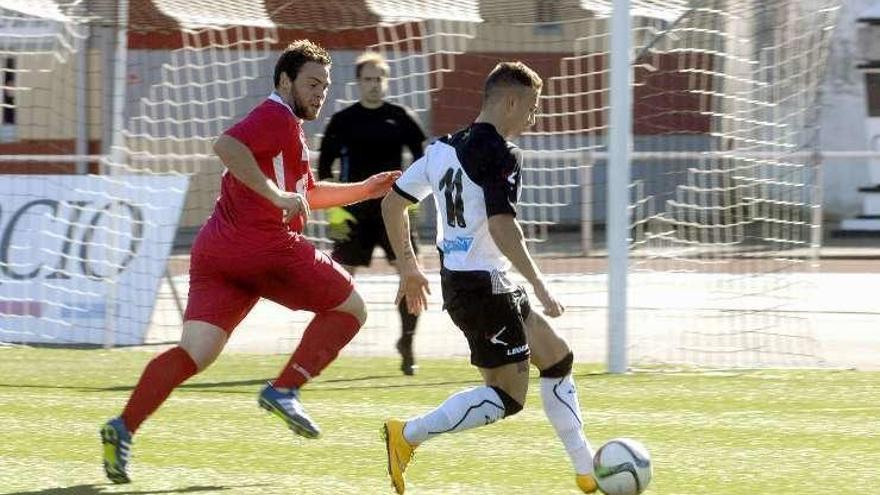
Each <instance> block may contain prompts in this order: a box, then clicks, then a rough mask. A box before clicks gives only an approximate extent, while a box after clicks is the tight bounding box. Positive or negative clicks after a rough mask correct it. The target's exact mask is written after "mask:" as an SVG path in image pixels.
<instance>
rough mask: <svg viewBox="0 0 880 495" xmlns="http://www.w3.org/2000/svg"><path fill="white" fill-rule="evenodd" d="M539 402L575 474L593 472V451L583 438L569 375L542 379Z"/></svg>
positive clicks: (579, 409) (584, 437) (575, 390)
mask: <svg viewBox="0 0 880 495" xmlns="http://www.w3.org/2000/svg"><path fill="white" fill-rule="evenodd" d="M541 402H543V404H544V413H545V414H546V415H547V419H549V420H550V424H552V425H553V428H555V429H556V434H557V435H558V436H559V439H560V440H562V444H563V445H564V446H565V451H566V452H568V457H569V458H570V459H571V464H572V466H573V467H574V471H575V473H577V474H589V473H592V472H593V448H592V447H591V446H590V442H589V441H587V437H586V436H585V435H584V429H583V419H582V418H581V407H580V404H579V403H578V396H577V389H576V388H575V386H574V380H573V379H572V377H571V374H569V375H567V376H565V377H563V378H541Z"/></svg>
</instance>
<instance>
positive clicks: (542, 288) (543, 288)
mask: <svg viewBox="0 0 880 495" xmlns="http://www.w3.org/2000/svg"><path fill="white" fill-rule="evenodd" d="M532 288H533V289H535V295H536V296H538V300H539V301H541V305H543V306H544V314H545V315H547V316H549V317H550V318H556V317H558V316H562V313H565V306H563V305H562V303H561V302H559V299H556V296H554V295H553V294H552V293H551V292H550V289H549V288H548V287H547V283H546V282H544V279H538V281H537V282H536V283H534V284H532Z"/></svg>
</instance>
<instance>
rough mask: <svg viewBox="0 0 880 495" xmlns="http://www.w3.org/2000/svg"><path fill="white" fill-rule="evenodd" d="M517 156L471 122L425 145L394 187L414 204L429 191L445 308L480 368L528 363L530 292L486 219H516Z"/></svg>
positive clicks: (489, 127) (489, 131)
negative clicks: (516, 280)
mask: <svg viewBox="0 0 880 495" xmlns="http://www.w3.org/2000/svg"><path fill="white" fill-rule="evenodd" d="M521 156H522V155H521V153H520V151H519V149H518V148H517V147H516V146H514V145H513V144H511V143H508V142H507V141H506V140H505V139H504V138H502V137H501V135H500V134H498V131H496V130H495V127H493V126H492V125H491V124H485V123H479V124H472V125H471V126H470V127H468V128H466V129H463V130H461V131H459V132H457V133H455V134H453V135H451V136H447V137H445V138H443V139H440V140H439V141H437V142H435V143H433V144H431V146H429V147H428V149H427V150H426V151H425V156H423V157H422V158H421V159H419V160H418V161H417V162H415V163H414V164H413V165H412V166H410V168H409V169H407V171H406V172H404V174H403V176H401V177H400V178H399V179H397V182H396V183H395V184H394V190H395V191H396V192H397V193H398V194H400V195H401V196H403V197H405V198H407V199H409V200H410V201H413V202H417V201H420V200H422V199H424V198H425V197H427V196H428V195H429V194H432V193H433V196H434V199H435V201H436V204H437V212H438V213H437V249H438V250H439V251H440V257H441V260H442V268H441V270H440V281H441V285H442V289H443V307H444V309H446V311H448V312H449V316H450V318H452V321H453V322H454V323H455V325H456V326H457V327H458V328H460V329H461V331H462V332H463V333H464V335H465V337H466V338H467V340H468V346H469V347H470V349H471V363H473V364H474V365H475V366H479V367H480V368H495V367H498V366H503V365H505V364H510V363H514V362H519V361H523V360H527V359H528V358H529V345H528V342H527V340H526V335H525V326H524V325H525V323H524V321H525V320H526V319H527V318H528V316H529V313H530V312H531V306H530V305H529V299H528V295H527V294H526V292H525V290H524V289H523V288H522V287H517V286H516V285H514V284H512V283H510V281H509V280H508V278H507V271H508V270H509V269H510V260H508V259H507V257H506V256H504V255H503V254H502V253H501V251H500V250H499V249H498V246H496V245H495V241H494V239H492V235H491V234H490V233H489V217H491V216H492V215H498V214H510V215H516V203H517V201H518V199H519V193H520V167H521V164H520V162H521Z"/></svg>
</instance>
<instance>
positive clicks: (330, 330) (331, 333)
mask: <svg viewBox="0 0 880 495" xmlns="http://www.w3.org/2000/svg"><path fill="white" fill-rule="evenodd" d="M360 328H361V322H360V321H358V319H357V318H355V317H354V316H352V315H351V314H349V313H343V312H341V311H327V312H325V313H320V314H317V315H315V318H314V319H312V322H311V323H309V326H308V327H306V331H305V332H304V333H303V337H302V340H301V341H300V343H299V346H298V347H297V348H296V350H295V351H294V352H293V356H291V357H290V361H288V362H287V365H286V366H285V367H284V369H283V370H281V374H280V375H279V376H278V378H276V379H275V381H274V382H273V384H272V385H273V386H274V387H276V388H296V387H301V386H303V384H305V383H306V382H307V381H309V380H311V379H312V378H314V377H316V376H318V375H319V374H320V373H321V372H322V371H324V368H326V367H327V366H328V365H329V364H330V363H331V362H333V360H334V359H336V356H337V355H339V351H340V350H342V348H343V347H345V345H346V344H348V343H349V342H350V341H351V339H352V338H354V336H355V335H357V333H358V330H360Z"/></svg>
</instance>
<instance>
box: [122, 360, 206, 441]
mask: <svg viewBox="0 0 880 495" xmlns="http://www.w3.org/2000/svg"><path fill="white" fill-rule="evenodd" d="M196 371H197V369H196V363H195V362H194V361H193V360H192V358H191V357H190V356H189V354H188V353H187V352H186V351H184V350H183V349H182V348H180V347H174V348H172V349H169V350H167V351H165V352H163V353H162V354H159V355H158V356H156V357H154V358H153V359H152V360H151V361H150V363H149V364H147V367H146V368H144V372H143V374H141V379H140V381H138V384H137V387H135V389H134V392H132V393H131V397H130V398H129V399H128V404H126V405H125V410H123V411H122V420H123V421H124V422H125V426H126V427H128V431H130V432H131V433H134V432H135V431H137V429H138V428H139V427H140V426H141V423H143V422H144V420H145V419H147V417H149V416H150V415H151V414H153V412H155V411H156V409H158V408H159V406H161V405H162V403H163V402H165V399H167V398H168V396H169V395H171V391H172V390H174V389H175V388H177V386H178V385H180V384H181V383H183V382H185V381H186V380H187V379H188V378H189V377H191V376H193V375H195V374H196Z"/></svg>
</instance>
